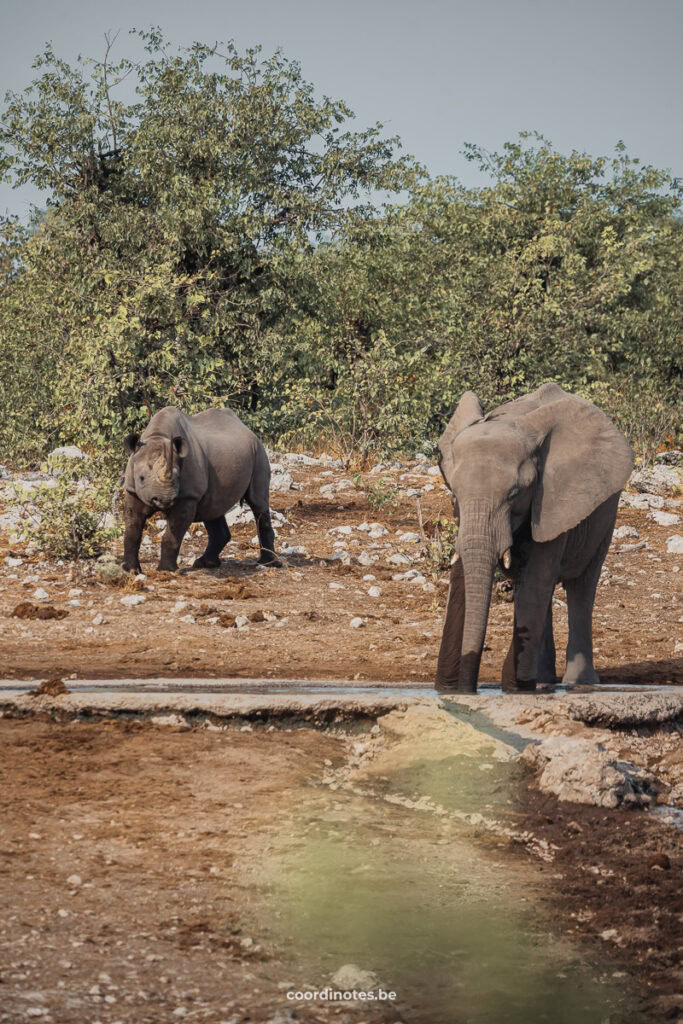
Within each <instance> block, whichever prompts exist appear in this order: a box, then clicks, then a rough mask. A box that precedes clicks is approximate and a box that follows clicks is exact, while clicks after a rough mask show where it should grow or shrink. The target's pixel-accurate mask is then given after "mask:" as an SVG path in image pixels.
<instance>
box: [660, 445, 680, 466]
mask: <svg viewBox="0 0 683 1024" xmlns="http://www.w3.org/2000/svg"><path fill="white" fill-rule="evenodd" d="M655 462H657V463H660V464H661V465H663V466H683V452H682V451H681V450H680V449H679V448H672V449H671V451H668V452H658V454H657V455H655Z"/></svg>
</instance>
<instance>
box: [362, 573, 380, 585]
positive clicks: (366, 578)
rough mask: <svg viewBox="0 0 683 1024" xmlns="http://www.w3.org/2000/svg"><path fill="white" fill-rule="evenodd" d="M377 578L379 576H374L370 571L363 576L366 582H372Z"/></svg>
mask: <svg viewBox="0 0 683 1024" xmlns="http://www.w3.org/2000/svg"><path fill="white" fill-rule="evenodd" d="M376 579H377V577H376V576H373V575H372V573H371V572H369V573H368V574H367V575H366V576H364V577H363V581H364V582H365V583H371V582H372V581H373V580H376Z"/></svg>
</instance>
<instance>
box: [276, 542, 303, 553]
mask: <svg viewBox="0 0 683 1024" xmlns="http://www.w3.org/2000/svg"><path fill="white" fill-rule="evenodd" d="M281 553H282V554H283V555H307V554H308V551H307V550H306V548H305V547H302V545H299V546H298V547H292V545H291V544H285V546H284V547H283V548H281Z"/></svg>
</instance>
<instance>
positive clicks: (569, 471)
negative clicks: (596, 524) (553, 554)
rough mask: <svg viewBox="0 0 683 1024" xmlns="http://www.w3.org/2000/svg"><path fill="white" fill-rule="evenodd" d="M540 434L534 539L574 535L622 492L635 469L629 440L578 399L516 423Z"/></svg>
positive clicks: (545, 407) (542, 409)
mask: <svg viewBox="0 0 683 1024" xmlns="http://www.w3.org/2000/svg"><path fill="white" fill-rule="evenodd" d="M517 424H518V426H522V427H524V428H525V429H527V430H529V431H530V432H531V434H532V435H535V443H536V449H537V451H538V455H539V473H538V480H537V484H536V490H535V492H534V497H533V501H532V506H531V532H532V535H533V538H534V540H536V541H540V542H543V541H548V540H552V539H553V538H554V537H557V536H558V535H559V534H560V533H564V531H565V530H571V529H572V527H574V526H576V525H577V524H578V523H580V522H581V520H582V519H585V518H586V516H589V515H590V514H591V512H592V511H593V510H594V509H596V508H597V507H598V505H601V504H602V503H603V501H607V499H608V498H609V497H610V496H611V495H612V494H616V492H617V491H620V490H621V489H622V487H623V486H624V485H625V483H626V481H627V480H628V478H629V476H630V474H631V470H632V469H633V452H632V451H631V448H630V445H629V443H628V441H627V440H626V438H625V437H624V435H623V434H622V433H621V432H620V431H619V430H617V428H616V427H615V426H614V424H613V423H612V422H611V420H609V419H608V418H607V417H606V416H605V414H604V413H603V412H601V410H600V409H598V408H597V406H595V405H593V404H592V402H587V401H586V400H585V399H583V398H578V397H577V396H575V395H565V397H564V398H559V399H558V400H557V401H554V402H549V403H548V404H547V405H542V406H539V407H538V408H537V409H534V410H533V411H532V412H528V413H527V414H526V415H524V416H521V417H520V418H519V419H518V420H517Z"/></svg>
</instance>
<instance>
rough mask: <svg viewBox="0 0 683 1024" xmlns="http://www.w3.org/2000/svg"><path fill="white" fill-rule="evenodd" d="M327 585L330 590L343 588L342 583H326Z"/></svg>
mask: <svg viewBox="0 0 683 1024" xmlns="http://www.w3.org/2000/svg"><path fill="white" fill-rule="evenodd" d="M328 587H329V588H330V590H344V589H345V587H344V584H343V583H328Z"/></svg>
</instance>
